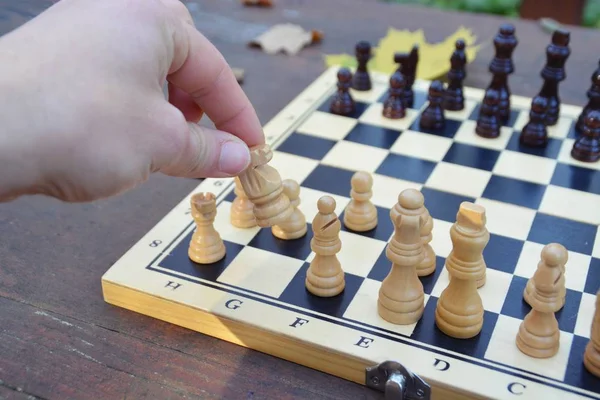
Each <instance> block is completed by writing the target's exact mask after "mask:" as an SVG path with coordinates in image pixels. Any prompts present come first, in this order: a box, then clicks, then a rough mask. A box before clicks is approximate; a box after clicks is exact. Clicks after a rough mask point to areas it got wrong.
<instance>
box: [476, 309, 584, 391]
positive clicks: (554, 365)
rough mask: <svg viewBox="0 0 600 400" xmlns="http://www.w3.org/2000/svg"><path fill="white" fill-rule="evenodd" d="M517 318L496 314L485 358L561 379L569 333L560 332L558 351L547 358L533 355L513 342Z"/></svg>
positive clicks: (569, 347)
mask: <svg viewBox="0 0 600 400" xmlns="http://www.w3.org/2000/svg"><path fill="white" fill-rule="evenodd" d="M520 326H521V321H520V320H518V319H516V318H512V317H508V316H506V315H499V316H498V321H496V326H495V327H494V332H493V333H492V337H491V339H490V343H489V344H488V346H487V350H486V353H485V358H486V359H488V360H491V361H496V362H500V363H502V364H506V365H508V366H509V367H513V368H519V369H522V370H526V371H530V372H533V373H536V374H539V375H541V376H545V377H548V378H550V379H557V380H559V381H562V380H563V378H564V376H565V372H566V369H567V364H568V362H569V353H570V351H571V344H572V343H573V335H572V334H570V333H567V332H560V344H559V349H558V353H557V354H556V355H555V356H554V357H550V358H534V357H530V356H528V355H527V354H524V353H523V352H521V351H520V350H519V348H518V347H517V344H516V342H515V341H516V338H517V335H518V332H519V327H520Z"/></svg>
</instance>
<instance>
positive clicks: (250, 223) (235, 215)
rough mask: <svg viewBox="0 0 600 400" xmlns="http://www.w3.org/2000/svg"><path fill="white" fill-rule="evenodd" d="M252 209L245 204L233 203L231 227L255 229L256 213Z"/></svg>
mask: <svg viewBox="0 0 600 400" xmlns="http://www.w3.org/2000/svg"><path fill="white" fill-rule="evenodd" d="M253 208H254V206H252V207H247V206H246V205H244V204H238V203H236V202H235V200H234V202H233V204H232V206H231V214H230V222H231V225H233V226H235V227H236V228H241V229H249V228H254V227H255V226H257V225H256V218H254V212H253V211H252V209H253Z"/></svg>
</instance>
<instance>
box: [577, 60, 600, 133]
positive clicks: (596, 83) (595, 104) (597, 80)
mask: <svg viewBox="0 0 600 400" xmlns="http://www.w3.org/2000/svg"><path fill="white" fill-rule="evenodd" d="M587 97H588V99H589V101H588V103H587V104H586V106H585V107H584V108H583V111H581V114H580V115H579V118H578V119H577V124H576V125H575V129H576V131H577V132H579V133H581V132H583V125H584V121H585V117H586V115H587V114H588V113H589V112H590V111H591V110H600V61H599V62H598V69H596V70H595V71H594V73H593V74H592V86H591V87H590V88H589V89H588V91H587Z"/></svg>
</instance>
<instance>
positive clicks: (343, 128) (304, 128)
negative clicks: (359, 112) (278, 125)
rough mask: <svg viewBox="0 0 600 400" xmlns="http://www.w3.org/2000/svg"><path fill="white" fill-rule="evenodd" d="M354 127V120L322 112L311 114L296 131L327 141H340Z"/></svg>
mask: <svg viewBox="0 0 600 400" xmlns="http://www.w3.org/2000/svg"><path fill="white" fill-rule="evenodd" d="M355 125H356V118H350V117H345V116H343V115H336V114H330V113H327V112H323V111H315V112H313V113H312V114H311V115H310V116H309V117H308V118H306V120H305V121H304V123H302V124H301V125H300V126H299V127H298V129H296V131H297V132H299V133H304V134H307V135H313V136H317V137H320V138H324V139H329V140H336V141H337V140H342V139H343V138H344V137H346V135H347V134H348V132H350V131H351V130H352V128H354V126H355Z"/></svg>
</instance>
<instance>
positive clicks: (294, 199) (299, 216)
mask: <svg viewBox="0 0 600 400" xmlns="http://www.w3.org/2000/svg"><path fill="white" fill-rule="evenodd" d="M283 194H284V195H285V196H286V197H287V198H288V199H289V200H290V202H291V204H292V207H293V209H294V212H293V213H292V215H291V216H290V218H289V219H287V220H286V221H285V222H283V223H281V224H279V225H275V226H273V227H272V228H271V231H272V233H273V235H274V236H275V237H277V238H279V239H282V240H294V239H299V238H301V237H302V236H304V235H305V234H306V232H307V229H308V228H307V225H306V218H305V217H304V214H303V213H302V211H301V210H300V209H299V208H298V206H299V205H300V185H299V184H298V182H296V181H295V180H293V179H285V180H284V181H283Z"/></svg>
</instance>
